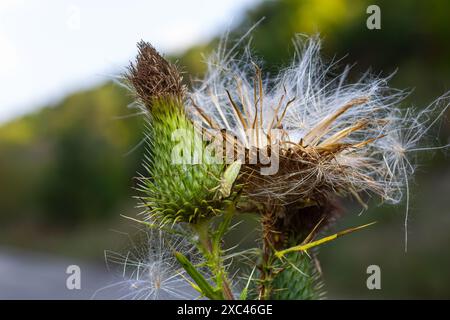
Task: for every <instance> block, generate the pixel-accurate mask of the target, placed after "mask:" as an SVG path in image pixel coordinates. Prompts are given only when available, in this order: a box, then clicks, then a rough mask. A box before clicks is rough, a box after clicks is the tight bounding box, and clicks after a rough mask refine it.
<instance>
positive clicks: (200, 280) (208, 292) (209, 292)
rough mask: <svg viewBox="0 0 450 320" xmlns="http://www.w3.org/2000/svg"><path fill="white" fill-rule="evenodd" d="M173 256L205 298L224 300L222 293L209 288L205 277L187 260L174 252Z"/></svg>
mask: <svg viewBox="0 0 450 320" xmlns="http://www.w3.org/2000/svg"><path fill="white" fill-rule="evenodd" d="M174 255H175V258H176V259H177V260H178V262H179V263H180V264H181V265H182V266H183V268H184V270H186V272H187V273H188V274H189V276H190V277H191V278H192V280H194V281H195V283H196V284H197V286H198V288H200V290H201V292H202V294H203V295H204V296H205V297H207V298H209V299H211V300H224V298H223V295H222V293H221V292H220V291H218V290H216V289H214V288H213V287H212V286H211V284H210V283H209V282H208V281H207V280H206V279H205V277H203V275H202V274H201V273H200V272H198V270H197V269H196V268H195V267H194V266H193V265H192V263H191V262H190V261H189V260H188V258H186V257H185V256H184V255H183V254H182V253H181V252H177V251H175V252H174Z"/></svg>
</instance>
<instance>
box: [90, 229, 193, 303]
mask: <svg viewBox="0 0 450 320" xmlns="http://www.w3.org/2000/svg"><path fill="white" fill-rule="evenodd" d="M140 237H144V239H137V240H136V241H137V243H139V244H138V245H133V247H132V249H131V250H129V251H128V252H127V253H126V254H121V253H116V252H113V251H105V258H106V261H107V264H108V267H109V268H113V269H114V270H115V271H117V273H118V276H119V277H120V280H119V281H118V282H115V283H113V284H111V285H109V286H106V287H104V288H101V289H100V290H98V291H97V292H96V293H95V295H94V298H102V297H104V296H106V297H108V298H111V297H113V298H117V299H120V300H122V299H126V300H166V299H189V300H193V299H196V298H198V296H199V293H198V292H197V291H195V290H194V289H193V288H192V286H191V285H190V283H189V281H187V279H188V275H187V274H186V273H185V271H184V269H183V268H182V267H181V266H180V265H179V263H178V262H177V261H176V258H175V257H174V255H173V252H174V251H178V252H182V253H183V254H184V255H186V256H188V257H189V258H190V260H192V261H193V262H194V263H197V262H198V261H199V260H198V259H199V255H198V254H197V253H196V250H195V249H194V248H193V247H192V245H190V244H189V242H188V241H186V239H183V238H182V237H178V236H175V235H171V234H168V233H163V231H160V230H141V231H140V233H139V237H138V238H140ZM142 240H144V241H142ZM133 243H134V240H133Z"/></svg>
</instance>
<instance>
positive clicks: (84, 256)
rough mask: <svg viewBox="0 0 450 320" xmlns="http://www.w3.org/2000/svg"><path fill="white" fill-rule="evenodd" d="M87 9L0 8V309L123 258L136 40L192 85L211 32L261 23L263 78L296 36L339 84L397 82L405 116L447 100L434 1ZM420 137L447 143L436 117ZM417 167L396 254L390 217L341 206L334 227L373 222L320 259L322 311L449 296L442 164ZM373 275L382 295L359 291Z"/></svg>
mask: <svg viewBox="0 0 450 320" xmlns="http://www.w3.org/2000/svg"><path fill="white" fill-rule="evenodd" d="M95 3H96V4H95V5H94V4H93V3H91V2H88V1H73V2H69V1H62V2H60V1H58V2H57V1H42V2H39V4H36V3H33V2H31V1H27V0H23V1H14V0H9V1H5V2H2V5H0V60H1V61H0V83H1V89H0V92H1V94H0V96H1V98H0V111H1V113H0V121H1V122H0V298H49V297H53V298H76V297H82V298H88V297H89V296H90V295H92V293H93V292H94V291H95V289H98V288H99V287H101V286H102V285H105V283H107V282H108V281H110V280H109V279H108V277H109V276H108V274H107V272H106V268H105V263H104V258H103V251H104V250H105V249H111V248H113V249H114V248H117V247H121V246H126V244H124V243H125V242H126V240H127V237H126V236H124V234H127V233H132V232H133V226H132V225H130V223H129V222H128V221H125V219H123V218H121V217H120V214H126V215H130V216H133V215H135V214H136V213H137V211H136V209H134V206H135V204H136V201H135V200H134V199H133V198H132V197H133V196H134V195H136V191H135V190H133V186H134V180H133V177H134V176H136V172H139V171H142V168H141V166H140V161H141V159H142V153H143V148H142V147H141V146H140V145H139V143H140V141H141V140H142V138H143V120H142V119H141V118H140V117H139V116H133V110H130V109H129V108H127V105H129V104H130V102H131V97H130V95H129V94H128V93H127V92H126V91H125V90H124V89H123V88H122V87H120V85H118V84H117V83H116V82H114V80H115V79H116V78H117V76H118V75H119V74H120V73H121V72H123V71H124V67H125V66H126V65H127V64H128V61H129V60H131V59H133V56H134V54H135V51H136V50H135V46H134V45H135V43H136V42H137V41H139V40H140V39H144V40H147V41H150V42H153V43H154V45H155V46H156V47H157V48H158V49H160V50H161V51H162V52H164V53H165V54H166V56H168V57H170V58H171V59H173V60H174V61H178V64H179V65H180V66H182V67H183V70H184V71H185V72H186V76H185V78H186V80H187V82H190V81H192V79H194V78H195V77H197V76H201V74H202V72H203V71H204V64H203V61H204V59H203V54H207V53H208V52H210V51H211V50H212V49H213V48H214V47H215V45H216V44H217V42H218V39H219V37H220V35H221V34H223V33H224V32H225V31H227V30H229V31H230V34H231V38H233V37H238V36H239V35H242V34H243V33H245V32H246V31H247V30H248V29H249V28H250V27H251V26H252V25H253V24H254V23H255V22H256V21H258V20H260V19H261V18H262V17H265V19H264V20H263V21H262V22H261V23H260V25H259V26H258V27H257V28H256V29H255V31H254V32H253V34H252V38H253V40H252V42H253V47H254V49H255V52H256V53H257V55H258V56H259V57H261V59H262V60H263V62H264V64H263V67H264V70H265V71H266V72H276V70H278V69H279V68H282V67H283V66H285V65H286V64H287V63H289V59H290V57H291V56H292V53H293V47H292V42H291V39H292V37H293V35H294V34H295V33H303V34H315V33H320V35H321V37H322V38H323V55H324V57H325V59H326V60H331V59H333V58H342V61H341V67H342V68H341V69H338V70H341V71H342V70H343V67H344V66H345V65H346V64H351V65H353V68H352V69H351V71H350V77H357V76H358V75H360V74H361V73H363V72H365V71H366V70H367V69H369V68H370V69H371V71H372V72H373V73H374V74H380V75H389V74H390V73H392V72H394V71H396V74H395V76H394V77H393V78H392V81H391V86H393V87H396V88H401V89H413V90H412V92H411V94H410V95H409V97H408V98H407V99H406V100H405V102H404V107H409V106H415V107H417V108H423V107H424V106H426V105H428V104H429V103H430V102H431V101H432V100H434V99H435V98H437V97H438V96H439V95H441V94H443V93H444V92H446V91H448V90H450V22H449V12H450V2H449V1H446V0H442V1H438V0H432V1H418V0H417V1H409V0H397V1H372V0H371V1H351V0H278V1H275V0H272V1H263V0H247V1H222V3H221V4H217V3H216V2H215V1H214V2H213V1H201V0H198V1H192V2H188V1H182V0H179V1H176V0H170V1H164V2H161V1H142V2H141V3H140V4H137V3H138V2H133V4H131V3H129V2H125V1H124V2H122V4H118V3H116V2H114V4H113V3H111V2H106V1H99V2H95ZM371 4H377V5H378V6H379V7H380V8H381V29H380V30H369V29H368V28H367V27H366V19H367V18H368V16H369V14H367V13H366V8H367V7H368V6H369V5H371ZM36 6H38V7H37V8H36ZM433 134H434V137H432V139H431V142H432V143H435V144H446V143H448V142H449V137H450V121H449V118H448V112H447V115H446V116H444V117H443V121H442V124H441V125H439V126H437V128H436V130H435V131H434V132H433ZM419 160H420V163H421V165H420V167H419V170H418V171H417V175H416V177H415V179H414V181H413V182H412V185H411V195H412V196H411V207H410V222H409V246H408V252H407V253H405V251H404V227H403V222H404V214H405V206H404V205H400V206H395V207H394V206H388V205H380V204H378V203H377V202H376V201H374V203H373V205H372V206H371V209H370V210H369V211H367V212H364V213H363V214H362V215H358V214H359V212H360V208H358V207H357V205H355V204H353V203H349V204H348V208H349V210H348V211H347V213H346V215H345V216H344V217H343V218H342V219H341V220H340V221H339V223H338V225H337V226H336V229H342V228H345V227H350V226H355V225H359V224H362V223H365V222H369V221H373V220H377V221H378V222H379V223H378V224H376V225H375V226H374V227H371V228H370V229H367V230H364V231H362V232H359V233H356V234H353V235H351V236H348V237H345V238H342V239H339V240H338V241H335V242H333V243H330V244H327V245H325V246H323V247H322V249H321V252H320V259H321V263H322V269H323V274H324V278H325V282H326V285H327V291H328V292H329V294H328V296H329V297H330V298H357V299H361V298H368V299H381V298H399V299H404V298H425V299H428V298H438V299H441V298H447V299H448V298H450V249H449V247H450V232H449V231H450V158H449V157H448V156H446V155H445V152H440V151H437V152H425V153H423V154H422V155H421V156H420V159H419ZM242 232H243V234H244V233H245V230H243V231H242ZM236 236H237V237H238V236H239V234H237V235H236ZM69 264H78V265H82V266H86V267H83V268H82V270H85V272H84V273H83V276H85V278H83V279H84V280H83V282H82V283H83V290H84V291H83V292H82V293H80V292H71V291H68V290H66V288H65V277H66V275H65V267H66V266H67V265H69ZM372 264H376V265H379V266H380V268H381V271H382V289H381V290H372V291H371V290H368V289H367V287H366V278H367V276H368V275H367V274H366V268H367V267H368V266H369V265H372ZM46 281H47V282H46Z"/></svg>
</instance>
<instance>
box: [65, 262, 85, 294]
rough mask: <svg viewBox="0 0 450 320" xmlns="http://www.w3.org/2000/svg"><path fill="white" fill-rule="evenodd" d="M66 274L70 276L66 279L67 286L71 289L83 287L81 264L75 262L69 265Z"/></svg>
mask: <svg viewBox="0 0 450 320" xmlns="http://www.w3.org/2000/svg"><path fill="white" fill-rule="evenodd" d="M66 274H68V275H69V276H68V277H67V279H66V288H67V289H69V290H80V289H81V269H80V267H79V266H77V265H75V264H73V265H70V266H68V267H67V269H66Z"/></svg>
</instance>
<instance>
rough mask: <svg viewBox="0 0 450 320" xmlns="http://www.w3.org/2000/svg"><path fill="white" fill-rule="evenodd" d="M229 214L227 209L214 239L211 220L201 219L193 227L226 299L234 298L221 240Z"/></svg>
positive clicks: (228, 220) (227, 224)
mask: <svg viewBox="0 0 450 320" xmlns="http://www.w3.org/2000/svg"><path fill="white" fill-rule="evenodd" d="M229 215H230V214H229V213H228V211H227V212H226V213H225V215H224V220H223V221H222V222H221V224H220V225H219V228H218V230H217V231H216V233H215V235H214V236H213V237H212V239H211V236H210V232H209V220H204V221H199V222H198V223H196V224H194V225H193V227H194V230H195V232H196V233H197V235H198V237H199V241H198V247H199V250H200V251H201V252H202V254H203V255H204V257H205V259H206V262H207V265H208V266H209V268H210V269H211V272H212V273H213V275H214V276H215V282H216V285H217V288H218V289H220V290H221V291H222V292H223V297H224V298H225V299H227V300H234V296H233V293H232V291H231V288H230V284H229V280H228V278H227V273H226V270H225V268H224V266H223V263H222V259H221V240H222V237H223V234H224V233H225V232H226V230H227V229H228V226H229V223H230V221H231V217H230V216H229Z"/></svg>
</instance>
